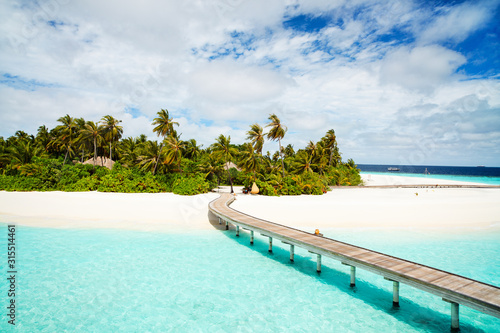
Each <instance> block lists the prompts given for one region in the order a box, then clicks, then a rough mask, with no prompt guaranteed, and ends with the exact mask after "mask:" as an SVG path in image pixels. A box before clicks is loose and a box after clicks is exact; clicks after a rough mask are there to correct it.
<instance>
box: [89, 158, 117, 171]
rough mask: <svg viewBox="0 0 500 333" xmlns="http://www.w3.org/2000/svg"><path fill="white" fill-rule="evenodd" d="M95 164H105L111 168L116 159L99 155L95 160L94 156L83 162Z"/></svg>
mask: <svg viewBox="0 0 500 333" xmlns="http://www.w3.org/2000/svg"><path fill="white" fill-rule="evenodd" d="M94 163H95V165H96V166H104V167H106V168H108V169H109V170H111V169H113V165H114V164H115V161H113V160H110V159H109V158H106V157H104V156H97V157H96V159H95V162H94V158H93V157H92V158H90V159H88V160H86V161H85V162H83V164H90V165H94Z"/></svg>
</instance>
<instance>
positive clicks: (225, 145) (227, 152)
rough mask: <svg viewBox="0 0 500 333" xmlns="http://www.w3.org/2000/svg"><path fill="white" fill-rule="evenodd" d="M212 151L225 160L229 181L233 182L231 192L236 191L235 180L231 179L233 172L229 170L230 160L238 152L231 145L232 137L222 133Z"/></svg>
mask: <svg viewBox="0 0 500 333" xmlns="http://www.w3.org/2000/svg"><path fill="white" fill-rule="evenodd" d="M212 152H213V154H214V156H215V157H216V158H218V159H220V160H223V161H224V162H225V167H226V169H227V175H228V177H229V183H230V184H231V193H234V191H233V180H232V179H231V173H230V172H229V162H230V161H231V159H233V157H234V156H236V155H237V154H238V150H237V149H236V148H234V147H232V146H231V137H230V136H228V137H227V138H226V137H225V136H224V135H222V134H221V135H219V137H218V138H217V139H216V141H215V143H214V144H213V145H212Z"/></svg>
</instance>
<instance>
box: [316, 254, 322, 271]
mask: <svg viewBox="0 0 500 333" xmlns="http://www.w3.org/2000/svg"><path fill="white" fill-rule="evenodd" d="M316 272H318V273H321V254H316Z"/></svg>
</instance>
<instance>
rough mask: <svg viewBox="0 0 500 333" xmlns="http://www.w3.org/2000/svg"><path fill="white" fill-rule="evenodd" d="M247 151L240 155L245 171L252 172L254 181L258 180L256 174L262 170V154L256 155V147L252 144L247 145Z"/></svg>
mask: <svg viewBox="0 0 500 333" xmlns="http://www.w3.org/2000/svg"><path fill="white" fill-rule="evenodd" d="M244 147H245V149H244V150H243V151H242V152H241V153H240V156H241V163H240V164H238V165H241V167H242V168H243V170H244V171H246V172H251V173H252V174H253V179H254V181H255V180H256V179H257V176H256V172H257V171H258V170H259V169H260V162H261V161H260V160H261V159H262V157H261V155H260V154H256V153H255V150H257V149H255V148H254V146H253V145H252V144H251V143H246V144H245V145H244Z"/></svg>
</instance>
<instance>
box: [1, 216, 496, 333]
mask: <svg viewBox="0 0 500 333" xmlns="http://www.w3.org/2000/svg"><path fill="white" fill-rule="evenodd" d="M0 228H1V229H0V230H2V231H1V234H0V248H2V249H5V248H6V238H7V236H6V234H7V230H6V229H7V227H6V225H5V224H0ZM327 236H331V237H334V238H337V239H339V240H344V241H348V242H352V243H355V244H357V245H361V246H366V247H370V248H373V249H374V250H379V251H384V252H387V253H389V254H393V255H397V256H401V257H403V258H407V259H411V260H416V261H421V262H422V263H425V264H428V265H433V266H436V267H438V268H441V269H445V270H450V271H453V272H456V273H460V274H464V275H466V276H470V277H472V278H475V279H479V280H482V281H485V282H489V283H493V284H495V285H500V274H498V273H499V272H500V260H499V254H500V242H499V239H500V234H498V233H496V234H494V233H488V232H479V231H478V232H470V233H467V234H463V233H462V234H448V235H445V234H442V233H441V232H439V231H436V232H434V233H432V234H423V233H421V232H416V231H412V230H391V231H387V230H385V231H382V230H374V229H358V230H350V229H343V230H330V231H327ZM266 241H267V238H263V237H256V242H255V245H254V246H250V245H249V237H248V234H247V233H242V236H241V237H239V238H236V237H235V234H234V231H217V230H210V231H200V232H196V233H192V234H155V233H146V232H137V231H125V230H71V229H66V230H63V229H48V228H47V229H42V228H30V227H22V226H19V227H17V244H18V250H17V256H18V272H19V273H18V295H17V302H18V304H19V307H18V312H17V319H18V325H17V331H18V332H56V331H57V332H64V331H68V332H77V331H85V332H116V331H123V332H148V331H149V332H163V331H175V332H197V331H203V332H447V331H449V326H450V316H449V313H450V308H449V304H448V303H445V302H443V301H442V300H441V299H440V298H438V297H435V296H432V295H430V294H427V293H425V292H421V291H419V290H416V289H414V288H411V287H408V286H405V285H401V298H400V301H401V308H400V309H399V310H394V309H392V294H391V292H392V284H391V283H390V282H388V281H385V280H384V279H383V278H382V277H380V276H377V275H374V274H371V273H368V272H364V271H362V270H358V272H357V276H358V280H357V287H356V288H355V289H351V288H349V268H348V267H346V266H343V265H341V264H340V263H339V262H336V261H334V260H331V259H328V258H324V259H323V264H324V266H323V272H322V273H321V275H318V274H317V273H316V272H315V261H314V260H315V258H313V255H312V254H310V253H308V252H307V251H305V250H302V249H297V248H296V258H295V263H294V264H290V263H289V261H288V246H286V245H284V244H281V243H279V242H276V244H275V247H274V253H273V254H268V252H267V242H266ZM0 260H1V262H2V266H1V267H2V275H3V276H5V275H6V269H5V268H4V267H5V266H4V265H3V263H5V262H6V254H5V251H2V252H1V253H0ZM3 276H2V279H0V281H1V282H0V291H1V293H2V294H4V291H5V290H6V287H7V286H6V281H5V279H4V278H3ZM1 299H5V297H4V298H1ZM2 308H4V304H2ZM460 316H461V317H460V320H461V330H462V332H498V331H500V319H497V318H494V317H491V316H487V315H484V314H482V313H480V312H477V311H474V310H470V309H468V308H466V307H463V306H462V307H461V308H460ZM6 327H7V325H6V319H5V316H2V322H1V323H0V331H3V330H4V329H5V328H6Z"/></svg>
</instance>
